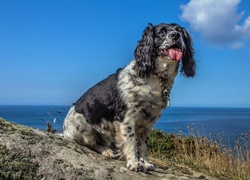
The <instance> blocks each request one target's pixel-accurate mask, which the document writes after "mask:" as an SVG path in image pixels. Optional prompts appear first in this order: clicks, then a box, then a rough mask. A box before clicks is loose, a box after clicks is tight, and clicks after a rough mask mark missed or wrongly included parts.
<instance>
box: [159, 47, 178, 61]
mask: <svg viewBox="0 0 250 180" xmlns="http://www.w3.org/2000/svg"><path fill="white" fill-rule="evenodd" d="M159 50H160V54H161V55H163V56H165V57H167V58H168V59H172V60H175V61H179V60H180V59H181V58H182V50H181V49H180V48H179V47H177V46H172V47H170V48H169V49H159Z"/></svg>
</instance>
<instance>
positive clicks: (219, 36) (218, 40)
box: [181, 0, 250, 48]
mask: <svg viewBox="0 0 250 180" xmlns="http://www.w3.org/2000/svg"><path fill="white" fill-rule="evenodd" d="M240 2H241V1H240V0H202V1H201V0H190V2H189V3H188V4H186V5H182V6H181V9H182V10H183V12H182V15H181V19H182V20H184V21H187V22H188V23H189V24H190V26H191V28H192V29H193V30H195V31H197V32H199V33H201V35H202V36H203V37H204V38H205V39H206V40H208V41H210V42H212V43H215V44H222V43H229V44H231V46H232V47H233V48H239V47H241V46H242V45H243V44H242V43H241V42H239V40H241V39H242V38H249V39H250V16H249V17H248V18H247V19H246V20H245V21H244V23H243V25H239V24H238V22H239V20H240V19H241V18H242V17H243V15H244V12H240V13H238V12H237V9H238V6H239V4H240Z"/></svg>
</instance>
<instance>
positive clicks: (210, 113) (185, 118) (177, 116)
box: [0, 105, 250, 148]
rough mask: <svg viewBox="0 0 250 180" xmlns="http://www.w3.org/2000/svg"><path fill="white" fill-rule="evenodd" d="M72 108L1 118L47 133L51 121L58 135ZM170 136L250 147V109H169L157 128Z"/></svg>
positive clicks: (13, 111)
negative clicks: (190, 136)
mask: <svg viewBox="0 0 250 180" xmlns="http://www.w3.org/2000/svg"><path fill="white" fill-rule="evenodd" d="M69 109H70V106H59V105H57V106H52V105H46V106H45V105H42V106H40V105H0V117H2V118H4V119H6V120H8V121H10V122H14V123H17V124H21V125H25V126H29V127H32V128H36V129H40V130H46V123H47V122H50V124H51V125H52V127H53V129H55V130H56V131H57V132H62V131H63V121H64V118H65V116H66V115H67V112H68V110H69ZM154 128H155V129H159V130H161V131H163V132H166V133H173V134H178V135H183V136H188V135H196V136H198V137H206V138H207V139H209V140H214V141H223V142H224V143H225V144H229V145H233V144H235V142H238V141H241V142H242V143H246V144H248V147H249V148H250V108H215V107H169V108H167V109H165V110H163V112H162V115H161V117H160V118H159V120H158V121H157V122H156V124H155V125H154Z"/></svg>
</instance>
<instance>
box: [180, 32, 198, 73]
mask: <svg viewBox="0 0 250 180" xmlns="http://www.w3.org/2000/svg"><path fill="white" fill-rule="evenodd" d="M183 33H184V36H183V40H184V43H185V45H186V49H185V51H184V52H183V56H182V67H181V73H182V74H183V75H184V76H186V77H194V76H195V71H196V63H195V59H194V49H193V45H192V39H191V37H190V35H189V34H188V32H187V31H186V30H185V29H183Z"/></svg>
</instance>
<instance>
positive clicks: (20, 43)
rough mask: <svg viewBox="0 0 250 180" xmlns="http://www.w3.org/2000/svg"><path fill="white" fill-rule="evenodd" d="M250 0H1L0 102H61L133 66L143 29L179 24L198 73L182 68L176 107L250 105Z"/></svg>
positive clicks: (174, 100)
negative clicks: (190, 40) (184, 72)
mask: <svg viewBox="0 0 250 180" xmlns="http://www.w3.org/2000/svg"><path fill="white" fill-rule="evenodd" d="M249 9H250V3H249V1H248V0H242V1H240V0H230V1H225V0H203V1H199V0H191V1H189V0H179V1H166V0H159V1H155V0H154V1H146V0H144V1H141V0H138V1H133V0H126V1H125V0H124V1H116V0H109V1H102V0H89V1H84V0H81V1H80V0H72V1H67V0H54V1H51V0H37V1H33V0H30V1H29V0H25V1H18V0H2V1H0V82H1V83H0V84H1V85H0V104H2V105H6V104H20V105H63V104H68V103H73V102H75V101H76V100H77V99H78V98H79V97H80V96H81V95H82V94H83V93H84V92H85V91H86V90H87V89H88V88H90V87H91V86H93V85H94V84H96V83H97V82H99V81H100V80H102V79H104V78H105V77H107V76H108V75H109V74H112V73H114V72H115V71H116V69H118V68H120V67H124V66H125V65H127V64H128V63H129V62H130V61H131V60H132V59H133V58H134V57H133V51H134V49H135V46H136V44H137V41H138V40H139V39H140V38H141V35H142V31H143V30H144V28H145V27H146V26H147V24H148V23H149V22H150V23H152V24H158V23H161V22H165V23H172V22H175V23H178V24H180V25H181V26H183V27H185V28H186V29H187V30H188V32H189V33H190V34H191V36H192V38H193V43H194V49H195V52H196V54H195V58H196V60H197V65H198V67H197V75H196V76H195V77H194V78H191V79H187V78H185V77H183V76H180V75H178V76H177V78H176V80H175V84H174V87H173V90H172V93H171V105H172V106H219V107H221V106H230V107H250V82H249V78H250V12H249Z"/></svg>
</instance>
